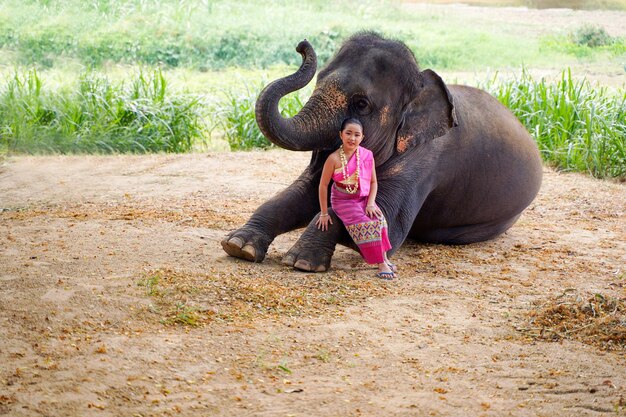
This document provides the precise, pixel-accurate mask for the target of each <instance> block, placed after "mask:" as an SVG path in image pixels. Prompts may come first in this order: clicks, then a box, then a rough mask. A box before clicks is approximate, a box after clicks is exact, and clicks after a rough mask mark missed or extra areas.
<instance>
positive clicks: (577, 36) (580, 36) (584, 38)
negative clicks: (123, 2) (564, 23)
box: [570, 25, 616, 48]
mask: <svg viewBox="0 0 626 417" xmlns="http://www.w3.org/2000/svg"><path fill="white" fill-rule="evenodd" d="M570 37H571V39H572V42H573V43H575V44H576V45H581V46H588V47H590V48H595V47H598V46H606V45H611V44H613V43H614V42H615V41H616V40H615V39H614V38H612V37H611V36H610V35H609V34H608V33H606V30H604V28H603V27H598V26H592V25H584V26H582V27H580V28H578V29H576V30H575V31H574V32H572V34H571V35H570Z"/></svg>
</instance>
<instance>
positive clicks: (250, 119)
mask: <svg viewBox="0 0 626 417" xmlns="http://www.w3.org/2000/svg"><path fill="white" fill-rule="evenodd" d="M262 88H263V86H262V85H256V86H254V87H251V86H249V85H247V86H245V91H242V92H235V91H226V92H224V99H223V100H221V101H219V102H218V103H217V104H216V106H215V109H216V111H215V112H214V113H213V114H214V115H215V118H214V120H213V123H214V125H215V127H216V128H217V129H218V130H219V131H221V132H223V133H224V138H225V139H226V140H227V141H228V145H229V147H230V149H231V150H233V151H240V150H250V149H254V148H260V149H267V148H270V147H273V146H274V145H273V144H272V143H271V142H270V141H269V140H267V138H265V136H263V134H262V133H261V130H260V129H259V126H258V125H257V123H256V118H255V112H254V107H255V104H256V100H257V97H258V95H259V93H260V91H261V89H262ZM308 91H309V90H308V89H306V88H305V89H304V90H301V91H298V92H295V93H292V94H289V95H287V96H286V97H283V98H282V99H281V101H280V103H279V108H280V113H281V115H282V116H283V117H293V116H294V115H295V114H297V113H298V111H300V109H301V108H302V104H303V102H302V97H303V96H305V95H307V92H308Z"/></svg>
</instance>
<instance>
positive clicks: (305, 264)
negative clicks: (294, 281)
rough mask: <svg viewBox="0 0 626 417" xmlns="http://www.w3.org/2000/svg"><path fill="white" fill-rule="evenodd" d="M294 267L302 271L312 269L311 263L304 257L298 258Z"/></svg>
mask: <svg viewBox="0 0 626 417" xmlns="http://www.w3.org/2000/svg"><path fill="white" fill-rule="evenodd" d="M293 267H294V268H297V269H301V270H302V271H311V263H310V262H309V261H305V260H303V259H298V261H297V262H296V263H295V264H293Z"/></svg>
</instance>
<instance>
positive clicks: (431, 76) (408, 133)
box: [396, 70, 458, 153]
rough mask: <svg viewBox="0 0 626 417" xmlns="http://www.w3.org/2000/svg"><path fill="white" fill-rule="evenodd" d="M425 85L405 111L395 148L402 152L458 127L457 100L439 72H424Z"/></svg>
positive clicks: (423, 80)
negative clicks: (454, 99)
mask: <svg viewBox="0 0 626 417" xmlns="http://www.w3.org/2000/svg"><path fill="white" fill-rule="evenodd" d="M421 74H422V83H423V85H422V88H420V89H418V92H417V96H416V97H415V98H414V99H413V101H412V102H411V103H409V105H408V106H407V108H406V109H405V111H404V117H403V120H402V125H401V127H400V129H399V130H398V135H397V142H396V149H397V151H398V152H399V153H404V152H406V151H407V150H409V149H411V148H413V147H415V146H418V145H421V144H423V143H425V142H427V141H429V140H431V139H434V138H438V137H440V136H443V135H445V134H446V133H447V132H448V131H449V130H450V129H452V128H453V127H455V126H458V122H457V119H456V112H455V110H454V101H453V100H452V96H451V95H450V91H448V88H447V87H446V85H445V84H444V82H443V80H442V79H441V77H439V75H437V73H435V72H434V71H431V70H425V71H423V72H422V73H421Z"/></svg>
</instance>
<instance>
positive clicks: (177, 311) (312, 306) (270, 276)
mask: <svg viewBox="0 0 626 417" xmlns="http://www.w3.org/2000/svg"><path fill="white" fill-rule="evenodd" d="M289 271H290V272H291V269H289ZM139 285H140V286H143V287H145V288H146V292H147V294H148V295H150V296H151V297H152V299H153V300H154V302H155V303H154V305H151V306H150V310H151V311H152V312H153V313H156V314H158V316H159V317H160V319H161V321H162V322H163V323H165V324H184V325H191V326H198V325H203V324H208V323H210V322H213V321H228V322H235V323H238V324H245V323H249V322H253V321H254V320H256V319H260V318H272V317H273V318H279V317H294V316H321V315H324V314H332V313H337V312H339V311H341V308H342V307H347V306H349V305H353V304H356V303H357V302H360V301H363V300H365V299H366V298H369V297H381V296H384V295H388V294H390V293H391V288H392V286H393V283H386V282H382V281H380V280H375V279H368V278H358V277H357V276H356V275H355V274H348V273H346V272H344V271H332V272H329V273H326V274H315V275H313V274H306V273H301V274H294V273H289V274H283V273H282V271H276V270H269V269H268V268H266V267H265V268H259V267H258V266H257V265H254V264H251V265H245V266H239V267H238V268H237V271H236V272H227V271H220V270H217V269H216V270H213V271H212V272H211V273H208V274H202V273H193V272H186V271H176V270H173V269H157V270H154V271H150V272H148V273H146V274H144V275H143V277H142V278H141V279H140V281H139Z"/></svg>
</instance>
